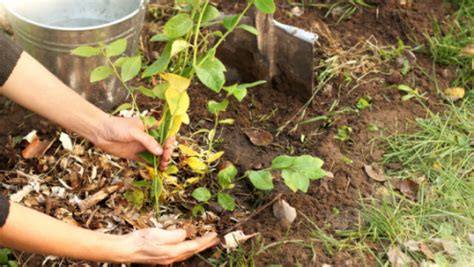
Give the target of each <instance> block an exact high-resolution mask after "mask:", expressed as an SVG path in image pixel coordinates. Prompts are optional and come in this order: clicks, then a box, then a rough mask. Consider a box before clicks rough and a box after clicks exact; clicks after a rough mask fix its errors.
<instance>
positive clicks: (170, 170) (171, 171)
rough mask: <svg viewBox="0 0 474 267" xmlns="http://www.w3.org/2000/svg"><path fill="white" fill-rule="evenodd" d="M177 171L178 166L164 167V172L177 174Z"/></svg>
mask: <svg viewBox="0 0 474 267" xmlns="http://www.w3.org/2000/svg"><path fill="white" fill-rule="evenodd" d="M178 172H179V169H178V167H176V166H174V165H171V166H169V167H168V169H166V174H177V173H178Z"/></svg>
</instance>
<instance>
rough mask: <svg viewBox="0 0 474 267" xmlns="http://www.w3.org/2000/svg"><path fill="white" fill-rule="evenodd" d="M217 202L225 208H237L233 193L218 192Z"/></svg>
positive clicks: (230, 209)
mask: <svg viewBox="0 0 474 267" xmlns="http://www.w3.org/2000/svg"><path fill="white" fill-rule="evenodd" d="M217 202H218V203H219V205H221V207H222V208H224V209H225V210H228V211H233V210H234V209H235V200H234V198H233V197H232V196H231V195H229V194H227V193H224V192H219V193H218V194H217Z"/></svg>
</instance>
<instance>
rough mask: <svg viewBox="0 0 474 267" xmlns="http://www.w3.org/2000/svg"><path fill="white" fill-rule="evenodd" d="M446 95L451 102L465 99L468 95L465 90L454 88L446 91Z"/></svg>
mask: <svg viewBox="0 0 474 267" xmlns="http://www.w3.org/2000/svg"><path fill="white" fill-rule="evenodd" d="M444 95H445V96H446V97H447V98H448V99H450V100H451V101H457V100H459V99H463V98H464V96H465V95H466V92H465V90H464V88H461V87H452V88H448V89H446V90H444Z"/></svg>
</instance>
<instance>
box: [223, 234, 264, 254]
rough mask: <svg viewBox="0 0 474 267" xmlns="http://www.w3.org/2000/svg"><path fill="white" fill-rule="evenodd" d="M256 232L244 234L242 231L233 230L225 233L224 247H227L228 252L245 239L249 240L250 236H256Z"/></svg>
mask: <svg viewBox="0 0 474 267" xmlns="http://www.w3.org/2000/svg"><path fill="white" fill-rule="evenodd" d="M257 234H258V233H254V234H251V235H245V234H244V232H242V231H240V230H239V231H234V232H230V233H228V234H226V235H225V236H224V241H225V244H224V248H226V249H227V251H228V252H230V251H232V250H233V249H236V248H237V247H238V246H239V245H240V244H242V243H244V242H245V241H247V240H249V239H250V238H252V237H254V236H256V235H257Z"/></svg>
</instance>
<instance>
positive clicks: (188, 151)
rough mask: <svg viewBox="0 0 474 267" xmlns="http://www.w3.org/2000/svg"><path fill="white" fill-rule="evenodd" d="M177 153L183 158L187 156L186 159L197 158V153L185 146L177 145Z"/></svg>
mask: <svg viewBox="0 0 474 267" xmlns="http://www.w3.org/2000/svg"><path fill="white" fill-rule="evenodd" d="M178 147H179V151H181V153H183V154H184V155H185V156H188V157H199V153H197V152H196V151H194V150H193V149H192V148H190V147H189V146H185V145H179V146H178Z"/></svg>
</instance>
